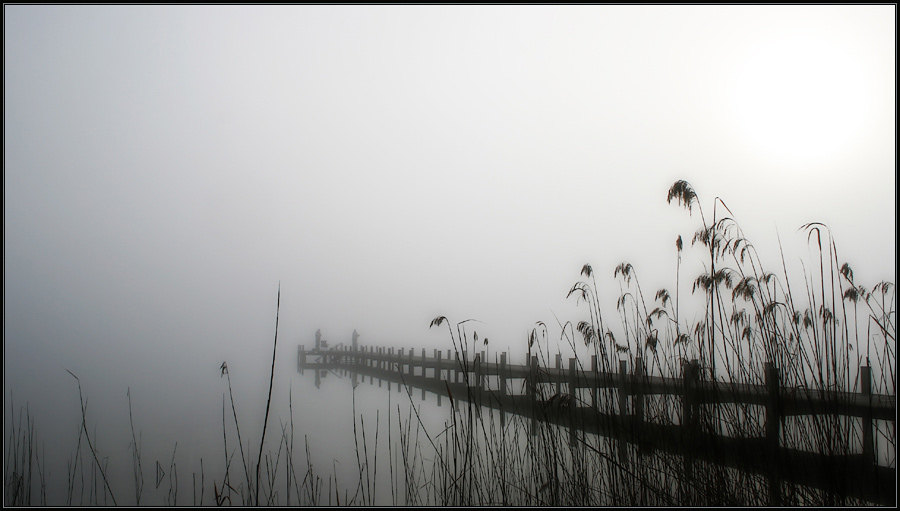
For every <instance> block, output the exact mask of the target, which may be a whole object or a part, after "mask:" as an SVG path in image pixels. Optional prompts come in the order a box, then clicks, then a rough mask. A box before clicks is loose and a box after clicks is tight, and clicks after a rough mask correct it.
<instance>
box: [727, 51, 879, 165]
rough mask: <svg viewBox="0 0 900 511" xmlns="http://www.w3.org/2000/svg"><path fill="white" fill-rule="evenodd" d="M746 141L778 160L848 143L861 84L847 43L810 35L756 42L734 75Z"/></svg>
mask: <svg viewBox="0 0 900 511" xmlns="http://www.w3.org/2000/svg"><path fill="white" fill-rule="evenodd" d="M734 92H735V98H734V102H735V105H736V110H737V111H736V114H737V120H738V123H739V125H740V126H741V128H742V129H743V134H744V136H745V137H747V141H748V142H749V143H750V144H752V145H753V146H754V147H755V148H756V149H761V150H763V151H766V152H767V153H769V154H770V155H771V156H772V157H774V158H778V159H780V160H786V161H790V162H792V163H795V162H799V161H802V162H810V161H815V160H819V159H821V158H827V157H829V156H831V155H834V154H835V153H836V152H838V151H840V150H841V149H843V148H845V147H846V146H848V145H849V144H850V143H851V142H852V141H853V139H854V138H855V136H856V135H857V134H858V132H859V131H860V127H861V124H862V119H863V116H864V110H865V108H866V94H865V87H864V83H863V80H862V77H861V75H860V72H859V69H858V66H857V65H856V62H855V61H854V58H853V56H852V55H851V53H850V52H849V51H848V49H847V48H846V47H844V46H842V45H840V44H837V43H836V42H834V41H831V40H828V39H825V38H820V37H809V36H794V37H788V38H782V39H778V40H774V41H772V42H770V43H769V44H767V45H765V46H762V47H759V48H758V50H757V51H756V52H754V53H752V54H751V55H750V56H749V58H748V59H747V60H746V61H745V63H744V65H743V66H742V67H741V68H740V69H739V71H738V73H737V75H736V80H735V87H734Z"/></svg>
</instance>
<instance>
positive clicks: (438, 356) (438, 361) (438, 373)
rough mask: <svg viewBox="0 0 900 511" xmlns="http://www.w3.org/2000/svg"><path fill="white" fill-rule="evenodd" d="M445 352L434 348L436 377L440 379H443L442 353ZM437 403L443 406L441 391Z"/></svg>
mask: <svg viewBox="0 0 900 511" xmlns="http://www.w3.org/2000/svg"><path fill="white" fill-rule="evenodd" d="M442 354H443V352H442V351H441V350H434V358H435V361H436V362H435V363H436V364H437V365H436V366H435V367H434V379H435V380H438V381H440V380H441V355H442ZM437 405H438V406H441V393H440V392H438V393H437Z"/></svg>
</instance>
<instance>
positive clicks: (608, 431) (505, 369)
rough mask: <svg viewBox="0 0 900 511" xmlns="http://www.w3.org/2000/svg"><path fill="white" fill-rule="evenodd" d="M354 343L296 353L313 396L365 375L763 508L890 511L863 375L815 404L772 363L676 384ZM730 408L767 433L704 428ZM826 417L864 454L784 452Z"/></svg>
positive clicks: (884, 406)
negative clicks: (637, 453)
mask: <svg viewBox="0 0 900 511" xmlns="http://www.w3.org/2000/svg"><path fill="white" fill-rule="evenodd" d="M355 334H356V333H355V332H354V336H353V341H352V342H351V345H349V346H345V345H338V346H333V347H327V346H326V345H324V344H325V342H324V341H322V340H321V338H320V334H319V333H318V332H317V336H316V344H315V347H314V349H312V350H306V349H305V347H304V346H302V345H301V346H299V347H298V352H297V369H298V371H299V372H300V373H301V374H302V373H304V372H305V371H306V370H311V371H314V373H315V377H316V386H317V387H318V386H319V384H320V379H321V377H322V376H323V375H325V374H327V373H329V372H339V373H341V374H345V375H348V376H349V377H351V378H352V380H353V384H354V386H355V385H357V384H358V383H360V380H364V379H365V378H366V377H368V378H369V383H370V384H374V381H375V380H376V379H377V380H378V385H379V386H381V385H382V383H383V382H386V383H387V387H388V390H391V387H392V385H393V386H396V388H397V390H398V391H400V390H401V389H402V388H403V387H406V388H407V391H408V392H410V393H411V391H412V389H413V388H418V389H421V391H422V399H425V396H426V393H427V392H431V393H433V394H435V395H436V396H437V404H438V406H440V405H441V400H442V398H448V399H452V400H456V401H467V402H470V403H473V404H475V405H477V406H479V407H488V408H492V409H495V410H499V411H501V412H502V413H501V414H500V417H501V420H502V421H504V422H505V420H506V414H507V413H509V414H515V415H518V416H521V417H524V418H526V419H530V421H531V431H532V433H534V432H535V431H536V423H537V421H541V422H543V423H549V424H555V425H557V426H561V427H564V428H568V429H569V432H570V435H569V438H570V442H571V443H573V444H574V443H575V441H576V435H577V434H578V433H579V432H583V433H590V434H595V435H599V436H603V437H608V438H614V439H616V440H617V445H618V456H619V459H620V461H625V460H626V459H627V452H628V449H627V445H628V444H631V445H635V446H637V447H639V449H641V450H644V451H652V450H660V451H663V452H667V453H670V454H674V455H678V456H682V457H683V459H684V461H685V469H686V470H685V471H686V472H687V474H686V475H685V477H688V478H690V473H691V467H692V466H693V465H694V463H696V462H698V461H703V462H707V463H714V464H717V465H720V466H727V467H731V468H734V469H738V470H742V471H746V472H749V473H755V474H760V475H763V476H766V477H767V478H768V479H769V498H768V502H769V504H770V505H780V504H781V488H782V483H789V484H797V485H802V486H807V487H811V488H817V489H820V490H824V491H826V492H831V491H834V492H836V493H837V494H838V495H844V496H847V497H851V498H859V499H862V500H865V501H867V502H872V503H875V504H878V505H886V506H895V505H896V488H897V476H896V467H883V466H879V465H878V464H877V463H876V456H875V452H874V439H873V435H874V431H875V430H874V424H873V421H876V420H880V421H896V398H895V396H892V395H875V394H872V393H871V373H870V370H869V368H868V367H861V368H860V378H861V385H860V387H861V392H859V393H846V392H844V393H838V392H829V393H824V394H823V392H822V391H821V390H818V389H807V388H782V387H781V386H780V384H779V378H778V369H777V368H776V367H775V366H774V365H772V364H766V368H765V370H766V373H765V383H764V384H762V385H753V384H731V383H725V382H711V381H701V380H700V378H699V372H700V371H699V367H698V364H697V361H696V360H694V361H692V362H691V363H686V364H684V366H683V370H682V376H681V378H663V377H655V376H648V375H646V374H645V372H644V366H643V363H642V360H641V358H640V357H637V358H635V360H634V364H633V367H632V371H631V372H630V373H629V372H628V371H627V364H626V362H625V361H620V362H619V367H618V372H605V371H600V370H598V366H597V358H596V356H592V357H591V362H590V363H591V366H590V368H585V367H581V366H580V364H579V361H578V360H577V359H575V358H570V359H569V361H568V366H567V367H562V365H561V356H560V355H556V357H555V367H552V368H551V367H540V366H539V364H538V358H537V357H536V356H532V357H531V360H530V363H529V364H528V365H510V364H508V363H507V355H506V353H501V354H499V356H498V357H496V359H495V362H489V361H486V360H485V353H484V352H483V351H482V352H480V353H478V354H474V353H473V354H468V355H467V354H463V355H462V358H461V357H460V354H459V353H453V352H451V351H450V350H447V351H446V352H444V351H439V350H433V353H432V356H431V357H428V356H426V351H425V350H424V349H422V350H420V351H415V350H413V349H410V350H409V351H404V349H402V348H401V349H399V350H396V351H395V350H394V349H393V348H379V347H369V346H359V345H358V343H357V336H356V335H355ZM445 354H446V356H444V355H445ZM469 357H471V358H472V359H471V360H469ZM516 390H519V391H520V392H515V391H516ZM654 395H655V396H665V398H666V399H674V400H676V401H678V403H677V406H679V409H680V410H681V411H682V412H681V420H680V422H681V423H680V424H671V423H669V424H657V423H654V422H653V421H652V420H650V419H649V418H648V417H647V414H646V413H645V409H646V402H647V399H648V397H650V396H654ZM601 403H603V405H602V406H601ZM610 403H612V404H611V405H610ZM728 403H735V404H749V405H757V406H758V407H759V409H760V411H761V413H763V414H764V416H765V428H764V435H763V436H760V437H753V438H746V437H733V436H728V435H725V434H723V433H720V432H718V431H710V430H709V428H702V427H701V425H700V421H699V416H700V410H701V407H703V409H705V410H708V409H709V408H710V407H714V406H715V405H717V404H719V405H722V404H728ZM825 414H829V415H836V416H847V417H855V418H859V419H860V422H861V427H862V453H860V454H840V455H827V454H821V453H815V452H808V451H803V450H797V449H792V448H789V447H785V446H782V445H781V440H780V436H781V434H780V432H781V429H782V424H783V422H782V421H783V420H784V419H785V418H787V417H791V416H799V415H825Z"/></svg>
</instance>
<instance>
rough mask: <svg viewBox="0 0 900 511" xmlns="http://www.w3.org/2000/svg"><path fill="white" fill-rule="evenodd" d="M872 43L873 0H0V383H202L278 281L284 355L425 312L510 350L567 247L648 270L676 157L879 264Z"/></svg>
mask: <svg viewBox="0 0 900 511" xmlns="http://www.w3.org/2000/svg"><path fill="white" fill-rule="evenodd" d="M895 52H896V7H895V6H893V5H886V6H871V5H870V6H816V7H801V6H718V7H703V6H561V7H557V6H512V7H510V6H374V7H369V6H260V7H255V6H217V7H203V6H185V7H182V6H118V7H108V6H59V5H52V6H24V5H7V6H4V400H6V398H7V397H8V396H9V394H10V392H13V393H14V396H16V398H17V401H18V400H21V401H24V400H26V399H29V400H30V401H31V403H32V408H36V407H38V406H39V403H40V402H41V401H44V400H46V401H48V402H49V401H50V400H51V399H55V397H53V396H57V397H58V396H59V394H60V393H62V398H61V399H65V400H66V401H67V402H71V400H72V399H73V395H74V399H77V394H73V392H74V390H73V386H72V380H71V377H69V376H68V374H66V373H65V371H64V370H63V369H62V368H63V367H65V368H67V369H70V370H72V371H73V372H75V373H76V374H79V375H81V376H82V379H83V384H85V385H87V384H88V383H90V384H91V385H92V386H93V387H92V388H93V392H94V394H99V393H100V392H102V391H103V390H104V389H110V390H109V391H110V392H114V395H116V396H119V397H120V398H123V396H124V392H125V388H126V387H128V386H131V387H132V388H133V389H135V388H143V389H145V390H144V393H145V395H146V396H148V397H147V398H146V399H147V400H150V399H152V398H151V397H149V396H152V395H154V394H161V395H165V396H167V397H166V399H177V400H182V401H184V403H185V406H190V405H189V403H190V400H191V399H206V398H205V397H199V398H198V397H197V396H196V395H193V394H191V393H190V392H186V391H184V388H185V386H188V387H189V386H190V385H193V383H189V382H195V380H196V381H209V382H210V385H212V387H213V388H214V389H215V392H217V393H219V394H220V393H221V390H222V389H221V381H220V379H219V378H218V373H217V371H218V366H219V364H220V363H221V361H222V360H228V361H229V365H230V366H232V367H235V366H238V365H240V364H244V366H245V367H246V368H247V369H246V370H247V371H248V372H250V371H257V370H258V371H261V372H262V373H264V374H266V371H267V368H268V363H269V361H270V360H271V343H272V338H273V333H274V320H275V299H276V290H277V287H278V283H279V281H280V282H281V316H280V326H279V344H280V346H279V357H280V359H281V360H284V361H285V362H284V363H283V364H282V365H283V367H284V368H285V370H287V371H289V370H290V368H291V367H292V366H291V363H292V361H291V359H292V355H293V354H294V353H296V349H297V344H298V343H307V344H309V343H311V342H312V337H313V333H314V332H315V330H316V329H317V328H321V329H322V330H323V333H324V334H325V337H326V338H329V339H333V340H334V342H337V341H343V340H349V336H350V332H352V331H353V329H354V328H355V329H357V330H358V331H359V332H360V334H362V337H361V339H360V341H361V342H364V343H369V344H378V345H385V344H391V345H403V346H427V347H429V348H430V347H442V348H449V347H450V345H449V343H450V340H449V337H448V335H447V331H446V329H442V330H440V331H434V330H429V329H428V324H429V322H430V321H431V319H432V318H434V317H435V316H437V315H441V314H443V315H446V316H448V317H449V318H450V319H451V320H452V321H454V322H456V321H460V320H463V319H467V318H477V319H479V320H480V321H482V322H483V323H482V324H481V326H480V327H479V328H481V329H483V333H482V336H485V335H488V336H490V337H491V338H492V341H493V342H494V343H495V344H496V345H497V346H498V348H499V347H503V348H505V347H507V346H508V347H510V349H511V350H512V351H515V352H522V351H524V340H525V335H526V333H527V331H528V330H529V329H530V327H531V326H532V324H533V323H534V322H535V321H538V320H543V321H546V322H547V323H548V324H555V320H554V319H553V313H556V314H557V315H559V316H560V319H561V320H562V321H566V320H573V321H577V320H580V319H584V318H582V317H579V316H577V312H578V310H579V309H576V308H574V304H572V303H570V302H571V301H569V302H567V301H566V300H565V295H566V293H567V291H568V290H569V288H570V287H571V285H572V284H573V283H574V282H575V281H576V280H578V279H579V270H580V269H581V266H582V265H583V264H584V263H591V264H592V265H593V267H594V269H595V271H597V274H598V284H600V286H601V287H602V288H604V289H609V290H610V293H609V296H608V300H607V302H608V304H609V307H610V309H611V310H614V306H615V305H614V304H615V298H616V296H617V292H618V285H617V284H616V283H615V281H614V280H613V278H612V277H613V270H614V268H615V266H616V265H617V264H619V263H620V262H622V261H628V262H631V263H632V264H633V265H634V267H635V268H636V270H637V272H638V275H639V277H640V278H641V279H642V285H643V286H645V288H646V289H650V290H656V289H658V288H660V287H671V286H674V274H675V264H676V263H675V261H676V255H675V250H674V246H675V239H676V237H677V236H678V235H679V234H680V235H682V236H684V237H685V238H686V239H690V237H691V235H692V234H693V232H694V231H695V230H696V229H697V227H699V225H700V219H699V217H698V215H697V214H696V213H695V214H694V216H693V217H691V216H690V215H689V214H688V212H687V211H686V210H684V209H683V208H679V207H676V206H675V205H667V204H666V192H667V190H668V188H669V187H670V186H671V185H672V183H673V182H674V181H676V180H677V179H686V180H688V181H689V182H690V183H691V184H692V185H693V186H694V188H695V189H696V191H697V193H698V194H699V196H700V200H701V203H702V205H703V207H704V208H711V207H712V204H713V198H714V197H716V196H719V197H721V198H722V199H723V200H724V201H725V203H726V204H727V205H728V207H729V208H730V209H731V211H732V212H733V213H734V215H735V217H736V219H737V221H738V222H739V223H740V224H741V226H742V227H743V229H744V232H745V233H746V235H747V237H749V238H750V239H751V240H752V241H754V242H755V243H756V245H757V246H758V248H759V250H760V252H761V255H762V256H763V262H764V263H768V264H769V266H770V267H771V269H773V270H777V269H779V268H780V265H781V261H780V255H779V248H778V236H779V235H780V238H781V241H782V243H783V245H784V249H785V253H786V255H787V258H788V264H789V265H792V264H794V262H795V261H796V260H797V258H798V257H801V256H803V255H804V254H806V252H805V250H806V249H805V241H806V240H805V236H804V235H803V234H802V233H798V232H797V229H798V228H799V227H800V226H801V225H803V224H804V223H807V222H812V221H819V222H824V223H826V224H827V225H828V226H830V228H831V229H832V232H833V234H834V237H835V240H836V243H837V248H838V254H839V256H840V257H841V259H842V260H843V261H846V262H848V263H850V265H851V266H852V267H853V269H854V273H855V275H856V280H857V282H859V283H862V284H864V285H867V286H868V287H870V288H871V286H873V285H874V284H875V283H877V282H879V281H881V280H888V281H891V282H894V281H895V280H896V269H895V268H896V145H895V139H896V103H895V96H896V53H895ZM697 259H698V260H701V259H700V257H699V256H698V257H697ZM685 291H687V290H685ZM551 311H552V312H551ZM556 335H558V332H557V334H556ZM280 367H281V366H280ZM192 378H193V379H192ZM198 385H199V384H198ZM61 389H62V390H61ZM120 391H121V392H120ZM215 392H214V393H213V395H214V396H217V395H218V394H216V393H215ZM120 394H121V395H120ZM117 399H118V398H117ZM217 399H218V398H217V397H214V398H213V399H212V401H213V402H212V403H210V404H211V406H212V409H213V410H215V409H216V407H217V406H220V403H219V401H217ZM97 401H98V402H100V399H99V398H98V399H97ZM118 405H119V404H118V402H117V404H116V406H118ZM97 406H98V409H99V408H102V406H101V405H99V404H98V405H97ZM148 406H149V405H148ZM70 411H71V410H70ZM98 411H99V410H98ZM4 413H6V411H5V412H4ZM46 413H49V412H46ZM76 426H77V424H76Z"/></svg>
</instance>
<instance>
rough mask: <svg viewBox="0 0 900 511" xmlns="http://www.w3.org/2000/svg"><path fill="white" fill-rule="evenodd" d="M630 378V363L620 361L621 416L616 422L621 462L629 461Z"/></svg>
mask: <svg viewBox="0 0 900 511" xmlns="http://www.w3.org/2000/svg"><path fill="white" fill-rule="evenodd" d="M627 378H628V362H626V361H625V360H620V361H619V382H618V383H619V389H618V390H619V392H618V394H619V416H618V417H616V418H617V419H618V420H617V421H616V429H617V430H618V433H619V434H618V436H619V461H620V462H623V461H625V460H626V459H627V457H628V456H627V451H626V445H625V423H626V419H627V413H628V389H627V387H626V385H627Z"/></svg>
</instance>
